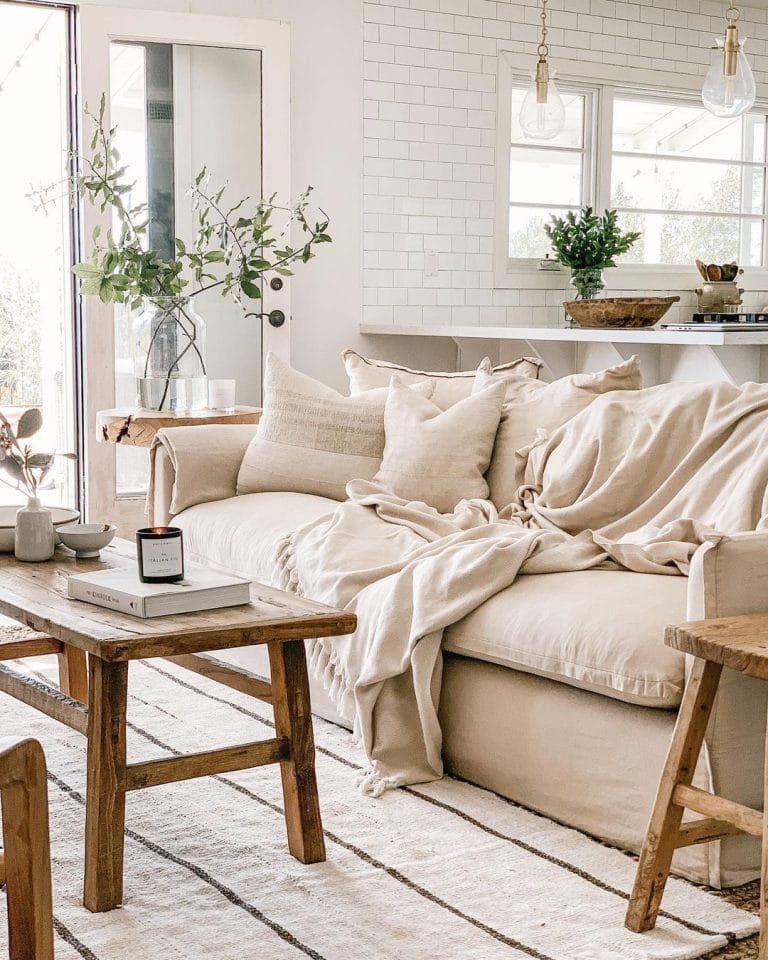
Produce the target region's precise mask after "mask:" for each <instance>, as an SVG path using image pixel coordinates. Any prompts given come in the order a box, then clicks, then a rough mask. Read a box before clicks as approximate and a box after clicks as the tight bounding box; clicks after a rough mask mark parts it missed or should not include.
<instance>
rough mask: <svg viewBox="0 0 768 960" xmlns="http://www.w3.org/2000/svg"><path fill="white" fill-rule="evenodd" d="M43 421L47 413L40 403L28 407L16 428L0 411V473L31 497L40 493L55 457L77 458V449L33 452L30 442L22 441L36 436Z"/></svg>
mask: <svg viewBox="0 0 768 960" xmlns="http://www.w3.org/2000/svg"><path fill="white" fill-rule="evenodd" d="M42 425H43V415H42V414H41V413H40V411H39V410H38V409H37V407H30V408H29V409H28V410H25V411H24V412H23V413H22V415H21V417H19V421H18V423H17V424H16V427H15V428H14V426H13V424H12V423H11V422H10V420H8V418H7V417H6V416H4V414H3V413H1V412H0V474H5V476H0V481H2V482H3V483H4V484H5V485H6V486H7V487H12V488H13V489H14V490H23V491H24V492H25V493H26V494H27V496H29V497H36V496H37V492H38V490H39V489H40V488H41V487H42V486H43V485H44V484H45V481H46V480H47V479H48V476H49V474H50V472H51V470H52V469H53V465H54V459H55V457H57V456H60V457H65V458H66V459H68V460H76V459H77V457H76V455H75V454H74V453H60V454H56V453H33V451H32V448H31V447H30V446H29V444H27V443H24V444H22V443H20V442H19V441H20V440H26V439H28V438H29V437H32V436H34V434H36V433H37V431H38V430H39V429H40V428H41V427H42ZM6 477H8V478H9V479H6Z"/></svg>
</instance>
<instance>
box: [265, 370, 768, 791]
mask: <svg viewBox="0 0 768 960" xmlns="http://www.w3.org/2000/svg"><path fill="white" fill-rule="evenodd" d="M518 481H519V487H518V491H517V495H516V498H515V500H514V502H513V503H511V504H509V505H508V506H506V507H505V508H504V510H503V511H502V512H501V514H498V513H497V512H496V510H495V508H494V507H493V505H492V504H491V503H490V502H487V501H481V500H473V501H462V502H461V503H460V504H459V505H458V506H457V508H456V510H455V511H454V513H452V514H450V515H441V514H439V513H438V512H437V511H436V510H434V509H433V508H431V507H428V506H426V505H425V504H423V503H414V502H410V503H409V502H406V501H404V500H402V499H400V498H398V497H396V496H394V495H392V494H390V493H388V492H387V491H385V490H383V489H381V488H380V487H377V486H376V485H374V484H373V483H370V482H366V481H360V480H356V481H353V482H352V483H350V484H349V485H348V487H347V493H348V495H349V500H348V501H346V502H345V503H342V504H341V505H340V506H339V507H338V508H337V509H336V510H335V511H334V512H333V513H332V514H330V515H327V516H324V517H322V518H320V519H319V520H317V521H314V522H312V523H309V524H307V525H306V526H304V527H303V528H301V529H299V530H298V531H296V532H295V533H294V534H292V535H291V536H289V537H286V538H285V539H283V540H281V541H280V542H279V543H278V545H277V561H278V571H279V574H278V585H279V586H281V587H282V588H283V589H287V590H291V591H296V592H299V593H301V594H305V595H307V596H311V597H312V598H313V599H315V600H320V601H322V602H325V603H328V604H331V605H332V606H336V607H342V608H345V609H347V610H350V611H352V612H354V613H355V614H356V615H357V617H358V629H357V631H356V633H354V634H352V635H350V636H346V637H337V638H330V639H323V640H316V641H314V644H313V647H312V651H311V657H310V667H311V669H313V671H314V672H315V673H319V674H320V675H321V676H322V677H323V679H324V682H325V685H326V687H327V689H328V690H329V692H330V694H331V697H332V699H333V700H334V702H335V704H336V706H337V709H338V710H339V712H340V713H341V715H342V716H343V717H344V718H345V719H346V720H348V721H349V722H351V723H353V725H354V728H355V730H356V732H357V733H358V735H359V736H360V738H361V740H362V744H363V746H364V748H365V751H366V754H367V756H368V759H369V761H370V768H369V770H368V771H367V773H366V774H365V775H364V777H363V778H362V781H361V789H362V790H363V792H365V793H369V794H372V795H375V796H377V795H379V794H380V793H381V792H383V791H384V790H386V789H388V788H390V787H396V786H401V785H403V784H407V783H418V782H423V781H427V780H432V779H436V778H438V777H440V776H442V761H441V733H440V727H439V724H438V720H437V704H438V701H439V696H440V680H441V664H442V660H441V640H442V634H443V631H444V630H445V628H446V627H448V626H449V625H450V624H452V623H455V622H456V621H458V620H460V619H461V618H462V617H464V616H466V615H467V614H468V613H470V612H471V611H472V610H474V609H475V608H476V607H478V606H479V605H480V604H482V603H483V602H484V601H485V600H487V599H488V598H489V597H491V596H493V595H494V594H495V593H497V592H498V591H499V590H503V589H504V588H505V587H508V586H509V585H510V584H511V583H513V582H514V580H515V579H516V577H517V576H518V575H520V574H521V573H522V574H534V573H536V574H542V573H554V572H561V571H569V570H585V569H588V568H591V567H596V566H598V565H600V564H606V563H612V564H615V565H618V566H621V567H622V568H625V569H628V570H633V571H637V572H642V573H657V574H669V575H680V574H685V573H686V572H687V570H688V565H689V562H690V559H691V556H692V555H693V553H694V551H695V550H696V549H697V547H698V546H699V545H700V544H701V543H702V542H703V541H704V540H705V539H706V537H707V536H708V535H712V534H715V533H717V532H720V533H735V532H739V531H747V530H756V529H764V528H765V525H766V522H767V521H766V515H767V514H768V510H767V509H766V507H767V498H766V484H767V482H768V387H767V386H765V385H762V384H747V385H745V386H743V387H735V386H732V385H729V384H725V383H716V384H711V383H710V384H683V383H680V384H665V385H663V386H660V387H653V388H650V389H647V390H642V391H627V392H622V391H617V392H614V393H610V394H606V395H605V396H603V397H600V398H598V399H596V400H595V401H594V402H593V403H592V404H591V406H589V407H588V408H587V409H586V410H585V411H583V412H582V413H580V414H579V415H578V416H577V417H575V418H574V419H573V420H571V421H570V422H569V423H568V424H566V425H565V426H564V427H562V428H560V429H559V430H558V431H557V432H556V433H554V434H553V435H552V436H551V437H547V436H544V435H542V436H540V437H539V438H538V439H537V440H536V441H535V442H534V443H533V444H532V445H531V446H530V447H528V448H526V449H525V450H523V451H520V452H519V455H518Z"/></svg>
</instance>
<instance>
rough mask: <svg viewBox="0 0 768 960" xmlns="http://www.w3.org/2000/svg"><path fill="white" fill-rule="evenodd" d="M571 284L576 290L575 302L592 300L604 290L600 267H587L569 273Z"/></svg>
mask: <svg viewBox="0 0 768 960" xmlns="http://www.w3.org/2000/svg"><path fill="white" fill-rule="evenodd" d="M571 284H572V285H573V286H574V287H575V288H576V299H577V300H594V299H595V297H596V296H597V295H598V294H599V293H600V291H601V290H604V289H605V280H604V279H603V268H602V267H587V268H586V269H584V270H574V271H572V273H571Z"/></svg>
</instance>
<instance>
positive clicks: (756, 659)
mask: <svg viewBox="0 0 768 960" xmlns="http://www.w3.org/2000/svg"><path fill="white" fill-rule="evenodd" d="M664 642H665V643H666V644H667V646H669V647H673V648H674V649H675V650H681V651H682V652H683V653H690V654H692V655H693V656H694V657H696V660H695V661H694V666H693V670H692V673H691V675H690V678H689V680H688V684H687V686H686V688H685V693H684V694H683V701H682V703H681V705H680V712H679V714H678V717H677V723H676V724H675V731H674V733H673V735H672V743H671V744H670V747H669V753H668V754H667V760H666V763H665V764H664V769H663V771H662V774H661V780H660V782H659V789H658V793H657V794H656V801H655V803H654V806H653V812H652V814H651V819H650V822H649V824H648V831H647V833H646V836H645V840H644V842H643V849H642V851H641V854H640V862H639V864H638V867H637V875H636V877H635V885H634V888H633V890H632V896H631V898H630V901H629V908H628V910H627V916H626V920H625V923H626V926H627V927H629V929H630V930H633V931H634V932H635V933H642V932H643V931H645V930H651V929H652V928H653V927H654V926H655V924H656V917H657V915H658V912H659V907H660V905H661V898H662V896H663V895H664V887H665V885H666V882H667V877H668V876H669V870H670V865H671V863H672V854H673V853H674V851H675V850H677V849H678V848H679V847H687V846H691V845H692V844H695V843H707V842H708V841H710V840H719V839H721V838H722V837H727V836H731V835H733V834H741V833H746V834H749V835H750V836H753V837H761V838H765V839H764V840H763V858H762V884H761V891H760V947H759V953H758V957H759V960H768V809H767V810H766V814H765V815H764V814H763V813H762V812H761V811H759V810H752V809H751V808H750V807H745V806H744V805H743V804H741V803H734V802H733V801H732V800H726V799H725V798H724V797H719V796H716V795H715V794H712V793H708V792H707V791H706V790H699V789H698V788H697V787H692V786H691V781H692V780H693V773H694V770H695V769H696V761H697V759H698V756H699V751H700V750H701V745H702V743H703V741H704V734H705V733H706V729H707V723H708V721H709V717H710V714H711V712H712V705H713V703H714V699H715V695H716V694H717V688H718V685H719V683H720V675H721V673H722V671H723V667H729V668H730V669H731V670H738V671H739V673H745V674H747V675H748V676H750V677H757V678H758V679H760V680H768V615H765V614H750V615H749V616H740V617H724V618H722V619H719V620H702V621H700V622H698V623H686V624H684V625H683V626H681V627H667V630H666V635H665V637H664ZM766 772H767V774H768V764H766ZM765 795H766V796H768V775H767V776H766V789H765ZM766 806H768V805H766ZM685 810H694V811H696V813H701V814H703V819H697V820H691V821H687V822H686V823H683V822H682V819H683V812H684V811H685Z"/></svg>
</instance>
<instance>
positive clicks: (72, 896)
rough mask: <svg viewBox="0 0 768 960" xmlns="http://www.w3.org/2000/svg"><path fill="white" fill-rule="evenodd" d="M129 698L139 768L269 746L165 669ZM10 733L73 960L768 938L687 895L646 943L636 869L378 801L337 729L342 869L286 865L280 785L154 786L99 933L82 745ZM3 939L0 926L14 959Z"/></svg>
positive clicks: (265, 959) (17, 722)
mask: <svg viewBox="0 0 768 960" xmlns="http://www.w3.org/2000/svg"><path fill="white" fill-rule="evenodd" d="M30 663H34V664H35V670H36V671H38V673H39V674H40V675H45V676H47V677H49V678H50V676H51V672H52V671H53V666H52V665H51V666H50V667H49V666H48V664H47V663H46V661H44V660H37V661H27V669H29V664H30ZM129 693H130V701H129V704H130V707H129V720H130V724H129V756H130V758H131V759H132V760H143V759H150V758H152V757H158V756H169V755H173V754H174V753H177V752H178V751H186V750H201V749H206V748H209V747H211V746H215V745H222V744H225V743H235V742H244V741H247V740H252V739H258V738H260V737H267V736H270V733H269V730H270V728H271V726H272V722H271V710H270V709H269V707H268V706H267V705H265V704H261V703H259V702H257V701H253V700H251V699H250V698H247V697H245V696H241V695H239V694H237V693H235V692H234V691H229V690H226V689H225V688H223V687H220V686H217V685H215V684H212V683H210V682H208V681H206V680H204V679H203V678H201V677H197V676H195V675H193V674H190V673H187V672H185V671H182V670H181V669H179V668H176V667H174V666H171V665H169V664H167V663H165V662H162V661H154V662H151V663H134V664H131V669H130V682H129ZM0 730H1V731H2V733H3V735H25V736H34V737H37V738H39V739H40V740H41V741H42V743H43V745H44V747H45V750H46V754H47V758H48V765H49V772H50V779H49V791H50V810H51V833H52V847H53V861H54V863H53V874H54V904H55V906H54V909H55V916H56V920H55V924H56V932H57V943H56V951H57V958H58V960H78V958H83V960H144V958H146V960H198V958H206V960H248V958H251V957H253V958H261V960H301V958H302V957H311V958H314V960H368V958H371V960H385V958H398V960H502V958H503V960H516V958H525V957H534V958H538V960H683V958H690V957H699V956H703V955H705V954H707V953H710V952H712V951H714V950H716V949H718V948H722V947H723V946H727V945H728V944H729V943H730V944H735V942H736V941H737V940H739V939H741V938H743V937H746V936H748V935H750V934H752V933H754V932H755V930H756V929H757V921H756V918H755V917H753V916H751V915H750V914H748V913H746V912H745V911H743V910H740V909H737V908H736V907H735V906H732V905H731V904H729V903H727V902H726V901H724V900H722V899H718V898H717V897H715V896H713V895H712V894H710V893H708V892H706V891H704V890H702V889H699V888H697V887H695V886H693V885H692V884H689V883H686V882H685V881H681V880H672V881H670V884H669V887H668V892H667V895H666V897H665V900H664V911H663V916H662V917H661V918H660V921H659V925H658V927H657V929H656V930H655V931H653V932H651V933H648V934H643V935H636V934H632V933H630V932H628V931H627V930H625V929H624V927H623V922H622V921H623V916H624V912H625V909H626V902H627V892H628V891H629V889H630V887H631V885H632V880H633V875H634V868H635V863H634V861H633V860H632V859H631V858H630V857H628V856H626V855H624V854H622V853H620V852H619V851H616V850H613V849H610V848H607V847H605V846H603V845H602V844H599V843H597V842H595V841H594V840H591V839H590V838H588V837H585V836H583V835H582V834H580V833H578V832H576V831H573V830H570V829H567V828H565V827H562V826H559V825H557V824H555V823H553V822H551V821H550V820H547V819H545V818H544V817H540V816H538V815H536V814H533V813H531V812H529V811H527V810H524V809H522V808H520V807H519V806H516V805H515V804H512V803H510V802H508V801H506V800H503V799H501V798H499V797H497V796H495V795H494V794H491V793H488V792H486V791H484V790H480V789H478V788H476V787H473V786H471V785H469V784H466V783H462V782H459V781H456V780H451V779H448V778H446V779H444V780H442V781H440V782H438V783H433V784H426V785H421V786H418V787H414V788H407V789H403V790H396V791H392V792H390V793H387V794H386V795H385V796H383V797H382V798H380V799H378V800H372V799H370V798H367V797H363V796H361V795H360V794H359V793H358V792H357V790H356V789H355V786H354V778H355V772H356V770H357V769H358V768H359V765H360V763H361V756H360V754H359V752H358V750H357V749H356V748H355V746H354V745H353V744H352V742H351V737H350V735H349V734H348V733H347V732H346V731H344V730H342V729H340V728H338V727H335V726H334V725H332V724H329V723H326V722H324V721H322V720H318V721H317V722H316V735H317V743H318V748H319V752H318V779H319V786H320V798H321V804H322V811H323V817H324V825H325V829H326V840H327V846H328V860H327V862H326V863H324V864H316V865H313V866H304V865H302V864H300V863H298V862H297V861H295V860H294V859H293V858H291V857H290V856H289V854H288V852H287V849H286V843H285V834H284V825H283V820H282V816H281V803H282V798H281V793H280V785H279V774H278V771H277V769H276V768H274V767H262V768H259V769H257V770H253V771H246V772H243V773H236V774H228V775H226V776H217V777H213V778H207V779H204V780H197V781H191V782H187V783H182V784H174V785H170V786H166V787H157V788H154V789H152V790H148V791H141V792H138V793H132V794H129V799H128V815H127V823H128V829H127V830H126V884H125V904H124V906H123V907H122V908H121V909H119V910H115V911H112V912H110V913H106V914H89V913H88V912H86V911H85V910H84V909H83V908H82V907H81V906H80V894H81V882H82V854H83V850H82V848H83V839H82V838H83V795H84V770H85V741H84V739H83V738H81V737H80V736H79V735H77V734H75V733H73V732H70V731H69V730H68V729H67V728H65V727H62V726H60V725H58V724H55V723H54V722H53V721H50V720H48V719H47V718H45V717H43V716H42V715H40V714H39V713H37V712H35V711H33V710H31V709H28V708H27V707H25V706H23V705H21V704H19V703H17V702H15V701H12V700H10V699H9V698H6V697H2V698H0ZM2 910H4V899H3V898H0V913H2ZM5 936H6V931H5V922H4V917H0V956H5V955H6V950H7V944H6V943H5V941H4V937H5Z"/></svg>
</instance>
